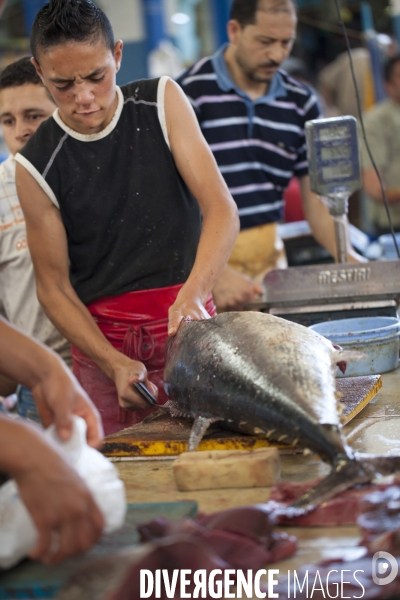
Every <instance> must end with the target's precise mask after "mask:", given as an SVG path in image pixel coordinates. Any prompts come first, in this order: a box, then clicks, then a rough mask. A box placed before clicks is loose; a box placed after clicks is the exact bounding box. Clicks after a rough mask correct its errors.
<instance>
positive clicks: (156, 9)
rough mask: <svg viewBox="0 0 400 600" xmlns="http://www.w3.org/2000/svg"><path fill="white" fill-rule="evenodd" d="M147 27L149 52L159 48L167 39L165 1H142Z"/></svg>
mask: <svg viewBox="0 0 400 600" xmlns="http://www.w3.org/2000/svg"><path fill="white" fill-rule="evenodd" d="M142 2H143V12H144V21H145V27H146V37H147V48H148V52H151V51H152V50H154V48H157V46H158V44H159V42H160V41H161V40H162V39H164V38H166V37H167V34H166V32H165V25H164V2H163V0H142Z"/></svg>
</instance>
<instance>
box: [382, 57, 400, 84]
mask: <svg viewBox="0 0 400 600" xmlns="http://www.w3.org/2000/svg"><path fill="white" fill-rule="evenodd" d="M398 62H400V54H398V55H397V56H392V58H389V59H388V60H387V61H386V63H385V68H384V77H385V81H387V82H388V81H391V79H392V75H393V70H394V67H395V66H396V65H397V63H398Z"/></svg>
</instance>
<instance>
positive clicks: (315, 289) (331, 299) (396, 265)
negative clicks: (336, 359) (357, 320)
mask: <svg viewBox="0 0 400 600" xmlns="http://www.w3.org/2000/svg"><path fill="white" fill-rule="evenodd" d="M263 284H264V290H265V291H264V298H263V300H262V301H260V302H258V303H253V304H251V305H250V306H249V307H248V308H252V309H255V308H256V309H258V310H262V311H263V312H269V313H270V314H273V315H276V316H280V317H283V318H285V319H288V320H291V321H295V322H297V323H301V324H302V325H306V326H308V325H313V324H314V323H318V322H321V321H327V320H332V319H344V318H348V317H361V316H391V317H395V316H397V307H398V304H399V300H400V260H388V261H376V262H369V263H336V264H326V265H311V266H306V267H289V268H288V269H276V270H274V271H270V272H269V273H267V275H266V276H265V278H264V282H263Z"/></svg>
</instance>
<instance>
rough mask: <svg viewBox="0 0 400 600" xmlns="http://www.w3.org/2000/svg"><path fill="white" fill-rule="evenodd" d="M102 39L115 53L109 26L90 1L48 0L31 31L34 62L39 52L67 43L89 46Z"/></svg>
mask: <svg viewBox="0 0 400 600" xmlns="http://www.w3.org/2000/svg"><path fill="white" fill-rule="evenodd" d="M101 38H103V40H104V43H105V45H106V46H107V47H108V48H110V50H111V51H113V50H114V34H113V30H112V27H111V23H110V21H109V20H108V18H107V17H106V15H105V14H104V13H103V11H102V10H100V8H98V7H97V6H95V5H94V4H93V2H91V0H50V1H49V2H48V4H45V5H44V6H42V8H41V9H40V10H39V12H38V13H37V15H36V17H35V20H34V23H33V25H32V30H31V50H32V54H33V56H34V57H35V58H36V59H37V56H38V53H39V51H40V50H46V49H47V48H50V47H52V46H57V45H58V44H65V43H67V42H89V43H91V44H93V43H95V42H97V41H98V40H99V39H101Z"/></svg>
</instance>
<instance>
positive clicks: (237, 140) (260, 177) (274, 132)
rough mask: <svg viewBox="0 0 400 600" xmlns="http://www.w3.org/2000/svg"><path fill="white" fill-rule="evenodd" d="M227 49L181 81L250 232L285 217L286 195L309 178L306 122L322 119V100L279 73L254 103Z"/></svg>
mask: <svg viewBox="0 0 400 600" xmlns="http://www.w3.org/2000/svg"><path fill="white" fill-rule="evenodd" d="M226 47H227V46H226V45H225V46H223V47H221V48H220V49H219V50H218V51H217V52H216V54H214V55H213V56H212V57H207V58H204V59H202V60H200V61H199V62H197V63H196V64H195V65H194V66H192V67H191V68H189V69H188V70H187V71H185V72H184V73H183V74H182V75H181V76H180V77H179V79H178V83H179V84H180V86H181V87H182V89H183V90H184V92H185V93H186V95H187V96H188V98H189V100H190V102H191V103H192V105H193V108H194V110H195V112H196V115H197V118H198V120H199V123H200V126H201V129H202V131H203V134H204V137H205V138H206V140H207V142H208V144H209V145H210V148H211V150H212V152H213V154H214V156H215V158H216V160H217V163H218V166H219V168H220V171H221V173H222V175H223V176H224V178H225V181H226V183H227V184H228V187H229V190H230V192H231V194H232V196H233V197H234V199H235V201H236V203H237V205H238V209H239V216H240V221H241V228H242V229H246V228H249V227H255V226H257V225H264V224H265V223H273V222H276V221H279V220H281V219H282V214H283V205H284V200H283V192H284V190H285V188H286V187H287V186H288V184H289V182H290V179H291V178H292V177H293V175H296V176H298V177H302V176H303V175H307V174H308V163H307V155H306V143H305V135H304V124H305V122H306V121H309V120H310V119H317V118H318V117H319V116H320V110H319V107H318V102H317V98H316V96H315V95H314V94H313V93H312V91H311V90H310V89H309V88H308V87H307V86H306V85H304V84H302V83H300V82H299V81H297V80H296V79H294V78H293V77H290V76H289V75H288V74H287V73H286V72H285V71H282V70H279V71H278V72H277V73H276V75H275V76H274V78H273V79H272V81H271V84H270V86H269V89H268V92H267V94H266V95H265V96H262V97H261V98H258V99H257V100H252V99H251V98H249V96H247V94H246V93H244V92H243V91H242V90H240V89H239V88H238V87H237V86H236V85H235V83H234V82H233V80H232V78H231V77H230V75H229V73H228V70H227V67H226V63H225V60H224V51H225V49H226Z"/></svg>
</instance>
